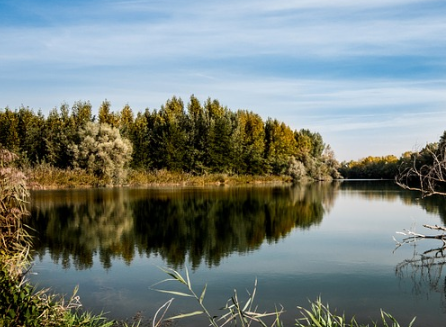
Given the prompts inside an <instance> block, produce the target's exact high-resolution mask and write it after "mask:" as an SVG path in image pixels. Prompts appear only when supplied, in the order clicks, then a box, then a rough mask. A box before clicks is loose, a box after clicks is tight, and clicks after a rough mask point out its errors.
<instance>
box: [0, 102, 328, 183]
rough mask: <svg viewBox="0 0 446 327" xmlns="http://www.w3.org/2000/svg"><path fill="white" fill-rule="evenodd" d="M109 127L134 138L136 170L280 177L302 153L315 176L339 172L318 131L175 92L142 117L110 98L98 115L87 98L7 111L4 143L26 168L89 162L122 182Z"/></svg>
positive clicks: (1, 128) (0, 116)
mask: <svg viewBox="0 0 446 327" xmlns="http://www.w3.org/2000/svg"><path fill="white" fill-rule="evenodd" d="M106 125H108V126H110V127H111V129H112V130H113V131H114V130H115V129H116V130H117V131H118V132H119V135H116V139H122V140H129V141H130V143H131V146H132V148H133V152H132V154H131V158H130V159H129V161H128V166H129V167H132V168H134V169H143V170H148V171H152V170H163V169H167V170H169V171H174V172H185V173H189V174H191V175H206V174H209V173H222V174H228V175H234V174H235V175H238V174H248V175H265V174H274V175H277V176H279V175H283V174H285V173H286V170H287V168H288V163H289V160H290V158H291V157H293V156H295V157H296V159H297V160H298V161H301V162H303V163H304V164H305V167H306V171H307V172H308V173H309V174H310V178H313V179H318V180H320V179H326V177H327V176H331V177H333V176H334V174H333V173H332V168H334V167H335V166H336V165H335V164H334V163H335V162H330V163H328V162H325V159H326V158H324V151H325V150H326V149H327V146H326V145H325V144H324V142H323V140H322V137H321V135H320V134H319V133H313V132H311V131H309V130H306V129H302V130H300V131H292V130H291V128H290V127H289V126H287V125H286V124H285V123H283V122H279V121H278V120H276V119H271V118H269V119H268V120H267V121H266V122H264V121H263V119H262V118H261V117H260V116H259V115H258V114H256V113H254V112H252V111H248V110H237V111H231V110H230V109H228V108H227V107H225V106H222V105H221V104H220V102H219V101H218V100H215V99H214V100H213V99H210V98H208V99H207V100H206V101H205V102H204V103H203V104H202V103H200V101H199V100H198V99H197V98H196V97H195V96H193V95H192V96H191V97H190V100H189V102H188V103H187V104H185V103H183V101H182V99H181V98H178V97H175V96H173V97H172V98H171V99H169V100H167V101H166V103H165V104H164V105H162V106H161V108H160V109H159V110H156V109H155V110H149V109H146V110H145V111H144V112H138V113H137V114H136V117H134V115H133V112H132V109H131V108H130V107H129V106H128V105H125V106H124V108H123V109H122V110H121V111H118V112H112V111H111V103H110V102H109V101H107V100H105V101H103V102H102V104H101V105H100V107H99V108H98V117H97V118H96V117H95V116H93V115H92V106H91V104H90V103H89V102H86V101H77V102H75V103H74V104H73V105H72V106H71V108H70V107H69V106H68V105H67V104H66V103H64V104H62V105H61V106H60V108H54V109H52V110H50V111H49V114H48V117H46V118H45V117H44V116H43V115H42V113H41V112H40V111H39V112H38V113H37V114H36V113H34V112H33V110H32V109H29V108H25V107H21V108H20V109H19V110H10V109H9V108H5V109H4V110H1V109H0V144H2V145H3V146H4V147H5V148H6V149H8V150H10V151H14V152H16V153H20V154H21V158H22V162H21V163H22V166H24V167H25V166H26V167H28V166H29V167H35V166H37V165H40V164H49V165H50V166H53V167H54V168H58V169H59V168H60V169H73V168H76V167H83V169H86V170H87V171H88V172H89V173H90V174H94V176H96V177H97V178H98V179H100V180H102V181H103V183H105V184H107V183H120V182H121V181H119V180H120V179H122V176H120V175H121V174H120V173H116V172H117V171H120V172H123V171H125V170H126V167H125V166H124V168H123V169H121V168H119V169H117V170H115V173H112V171H113V168H110V169H109V166H110V161H109V160H108V158H110V159H111V160H112V161H113V160H114V159H113V158H112V157H111V156H110V155H109V154H107V155H105V156H102V157H101V154H102V153H104V151H103V150H104V148H109V144H107V145H106V144H105V143H104V142H102V141H99V140H98V137H99V136H97V134H95V133H96V131H102V130H105V128H104V127H103V126H106ZM98 133H100V132H98ZM109 134H110V133H109ZM113 134H116V132H113ZM93 147H102V148H103V149H99V148H98V149H95V150H93ZM125 147H126V148H129V145H128V144H127V145H126V146H125ZM119 149H123V148H122V147H121V148H119ZM124 152H126V151H124ZM105 153H107V151H106V152H105ZM126 153H130V152H126ZM122 155H123V156H124V154H122ZM94 157H99V158H94ZM118 159H119V158H118ZM332 159H333V160H334V156H333V157H332ZM118 161H119V160H118ZM124 161H127V159H126V160H124ZM334 161H335V160H334ZM104 162H105V163H106V164H105V165H102V163H104ZM102 167H104V169H101V168H102Z"/></svg>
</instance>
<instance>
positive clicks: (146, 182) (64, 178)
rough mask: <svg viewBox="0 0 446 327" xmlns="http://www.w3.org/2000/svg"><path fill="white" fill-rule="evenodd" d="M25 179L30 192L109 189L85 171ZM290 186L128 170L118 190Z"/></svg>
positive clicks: (47, 171)
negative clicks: (262, 185) (126, 188)
mask: <svg viewBox="0 0 446 327" xmlns="http://www.w3.org/2000/svg"><path fill="white" fill-rule="evenodd" d="M25 175H26V176H27V179H28V180H27V184H28V189H31V190H49V189H66V188H92V187H108V186H113V185H107V184H106V183H104V182H103V181H101V180H100V179H98V178H97V177H96V176H94V175H92V174H89V173H87V171H85V170H83V169H59V168H54V167H51V166H46V165H40V166H36V167H34V168H28V169H25ZM291 182H292V180H291V177H290V176H285V175H282V176H277V175H229V174H223V173H215V174H204V175H194V174H190V173H183V172H172V171H167V170H165V169H162V170H157V171H144V170H130V171H129V172H128V174H127V177H126V179H125V182H124V183H122V184H121V185H118V186H128V187H145V186H176V185H177V186H208V185H245V184H284V183H291ZM115 186H116V185H115Z"/></svg>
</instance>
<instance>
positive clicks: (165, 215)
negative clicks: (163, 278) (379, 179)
mask: <svg viewBox="0 0 446 327" xmlns="http://www.w3.org/2000/svg"><path fill="white" fill-rule="evenodd" d="M337 187H338V184H324V183H318V184H312V185H310V186H294V187H292V188H291V187H229V188H225V187H223V188H222V187H219V188H205V189H203V188H192V189H191V188H188V189H109V190H82V191H55V192H52V191H44V192H34V193H33V194H32V204H31V217H32V219H31V220H30V221H29V225H30V226H31V227H32V228H33V229H34V230H35V232H36V242H35V250H36V252H37V253H40V255H41V256H42V255H43V254H44V253H45V252H46V251H48V253H50V255H51V258H52V259H53V260H54V262H57V263H60V264H61V265H62V266H63V267H64V268H69V267H70V266H71V265H74V267H75V268H76V269H88V268H91V267H92V266H93V261H94V260H93V257H94V256H95V255H96V254H98V255H99V257H100V261H101V263H102V265H103V267H104V268H106V269H107V268H110V267H111V264H112V261H113V259H114V258H122V259H124V261H125V262H126V263H127V264H130V263H131V262H132V260H133V258H134V256H135V255H136V253H138V254H145V255H147V256H150V255H160V256H161V257H162V258H163V259H164V260H165V261H166V262H167V263H168V264H169V265H170V266H171V267H174V268H178V267H182V266H183V265H184V264H185V263H186V262H185V261H186V258H188V260H189V261H190V262H189V265H190V266H191V267H192V268H193V269H194V268H196V267H198V266H199V265H200V263H201V262H202V261H203V260H204V262H205V263H206V264H207V265H208V266H210V267H211V266H216V265H219V263H220V261H221V259H222V258H224V257H226V256H228V255H230V254H231V253H247V252H251V251H255V250H256V249H258V248H259V247H260V245H261V244H262V243H263V242H264V241H266V242H268V243H272V242H277V241H278V240H280V239H281V238H283V237H286V236H287V235H288V234H289V233H290V231H291V230H293V229H294V228H301V229H308V228H310V227H311V226H313V225H318V224H320V223H321V221H322V219H323V216H324V214H325V213H326V212H327V211H328V210H329V209H330V207H331V206H332V205H333V203H334V201H335V194H336V189H337Z"/></svg>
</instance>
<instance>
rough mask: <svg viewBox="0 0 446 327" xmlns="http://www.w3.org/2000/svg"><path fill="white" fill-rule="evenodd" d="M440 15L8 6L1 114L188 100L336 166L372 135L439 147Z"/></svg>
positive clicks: (381, 1) (416, 6)
mask: <svg viewBox="0 0 446 327" xmlns="http://www.w3.org/2000/svg"><path fill="white" fill-rule="evenodd" d="M445 12H446V3H445V2H444V1H442V0H433V1H431V0H376V1H365V0H358V1H350V0H339V1H331V0H311V1H310V0H278V1H266V0H247V1H235V0H228V1H225V2H222V1H214V0H211V1H197V0H191V1H187V2H186V1H181V0H162V1H161V0H150V1H148V0H129V1H115V0H99V1H75V2H63V3H62V2H58V1H49V0H48V1H20V2H19V1H3V2H2V3H0V45H1V47H2V49H3V51H1V52H0V62H1V66H0V99H2V101H3V103H2V104H0V105H2V106H6V105H9V106H11V107H17V106H19V105H20V104H22V103H23V104H25V105H30V106H33V107H35V108H42V109H44V110H47V109H49V108H52V107H54V106H55V105H58V104H60V103H61V102H63V101H68V102H70V101H75V100H79V99H86V100H91V101H92V103H93V105H96V104H97V105H98V104H99V103H100V101H102V100H103V99H104V98H107V99H109V100H110V101H112V104H113V105H114V108H116V109H119V107H120V106H122V105H124V104H125V103H129V104H130V105H132V106H133V107H135V109H136V110H142V109H144V108H145V107H151V108H154V107H159V106H160V105H161V104H162V103H163V102H164V101H165V100H166V99H167V98H168V97H170V96H171V95H173V94H176V95H178V96H181V97H183V98H188V97H189V96H190V94H192V93H194V94H195V95H197V96H199V97H200V98H202V99H205V98H207V97H208V96H210V97H213V98H218V99H219V100H220V101H221V102H222V103H223V104H225V105H227V106H228V107H230V108H231V109H234V110H236V109H238V108H244V109H250V110H253V111H256V112H259V113H260V114H261V115H262V116H264V117H268V116H273V117H275V118H278V119H280V120H283V121H286V122H287V123H288V124H290V125H291V126H292V127H293V128H302V127H309V128H312V129H315V130H316V131H320V132H321V134H322V135H323V136H324V138H326V139H327V141H328V142H329V143H333V144H332V145H333V148H334V149H335V151H337V152H338V151H339V152H341V153H342V152H343V153H344V154H343V156H347V155H348V154H347V151H348V149H351V148H354V149H355V153H356V154H358V155H359V153H360V152H361V151H360V146H359V145H358V146H353V145H352V144H350V142H354V141H355V142H358V144H359V142H360V140H362V142H363V143H364V142H371V139H369V138H368V137H369V135H372V134H373V133H375V134H377V133H380V135H379V137H387V139H394V140H398V142H399V143H398V144H399V145H402V146H408V145H409V144H411V142H413V140H412V139H411V137H410V135H409V134H407V133H408V131H410V133H412V135H413V136H414V137H420V138H422V135H421V134H419V133H418V131H425V133H426V135H427V136H429V137H433V138H434V139H433V140H432V141H434V140H435V137H436V136H433V134H429V133H431V132H432V133H438V130H439V129H440V125H441V124H443V123H444V122H445V121H446V114H442V112H443V111H444V112H445V113H446V108H445V106H446V63H445V61H444V58H445V57H446V19H445V16H446V15H445ZM5 49H6V50H5ZM417 124H418V125H417ZM431 126H435V128H431ZM384 131H385V133H384ZM392 131H393V133H394V134H393V135H392V134H391V133H392ZM352 133H356V136H355V137H354V138H352V137H351V135H352ZM381 134H382V135H383V136H381ZM428 134H429V135H428ZM384 135H386V136H384ZM401 135H405V137H402V136H401ZM347 144H349V145H348V146H347ZM391 146H393V147H394V148H395V146H396V145H395V144H392V143H391V142H384V141H383V144H382V145H381V147H382V149H383V151H384V148H386V149H388V150H385V151H384V152H386V153H388V152H392V151H391ZM369 149H370V147H366V148H364V151H367V150H369ZM378 150H379V149H378V148H377V149H376V151H378ZM352 156H355V155H354V154H352Z"/></svg>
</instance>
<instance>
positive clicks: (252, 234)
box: [31, 182, 446, 326]
mask: <svg viewBox="0 0 446 327" xmlns="http://www.w3.org/2000/svg"><path fill="white" fill-rule="evenodd" d="M61 192H62V193H61ZM64 192H65V193H64ZM68 192H69V191H57V192H35V193H33V203H32V210H31V211H32V213H33V219H34V220H33V221H32V222H31V225H32V226H33V227H34V228H36V230H37V231H38V232H39V235H43V237H41V241H40V242H39V243H37V244H36V251H37V252H38V254H39V256H37V257H36V262H35V267H34V271H35V272H36V273H38V275H36V276H32V281H33V282H36V283H38V284H39V285H41V286H42V287H48V286H49V287H51V288H52V289H53V290H54V291H56V292H61V293H65V294H70V293H71V291H72V290H73V288H74V287H75V286H76V285H79V287H80V288H79V294H80V295H81V299H82V302H83V304H84V306H85V307H86V308H88V309H93V310H95V311H98V312H99V311H102V310H103V311H106V312H109V314H108V316H109V317H111V318H125V317H131V316H132V315H134V314H135V313H136V312H137V311H143V313H144V315H146V316H152V315H153V314H154V312H155V311H156V309H157V308H158V307H159V306H161V305H162V304H163V303H164V302H165V301H166V300H168V299H169V297H168V296H166V295H165V294H160V293H157V292H155V291H153V290H150V289H149V288H150V286H151V285H153V284H155V283H156V282H159V281H161V280H163V279H164V278H165V277H166V276H165V275H164V274H163V273H162V272H161V271H160V270H159V269H158V268H157V267H158V266H162V267H164V266H172V267H175V268H177V269H180V270H182V269H183V268H184V265H186V266H187V267H189V269H191V270H192V273H191V278H192V281H193V283H194V284H195V285H196V288H197V290H200V289H201V288H202V287H203V286H204V284H205V283H207V284H208V292H207V302H208V305H209V307H210V308H211V310H213V311H215V312H216V313H217V314H218V311H217V308H219V307H221V306H223V305H224V303H225V302H226V300H227V299H228V298H229V297H230V296H231V295H232V292H233V289H238V292H239V294H240V296H241V297H242V298H243V295H244V293H243V292H244V290H245V289H252V286H253V284H254V280H255V279H256V278H257V279H258V283H259V285H258V298H257V299H258V303H259V305H260V308H261V309H262V310H274V306H275V305H278V304H282V305H283V306H284V307H285V308H286V310H287V313H286V314H285V315H284V320H285V321H286V322H287V323H288V325H291V324H292V322H293V321H294V319H295V318H297V309H296V306H297V305H300V306H307V304H308V300H315V299H316V298H317V297H318V296H321V297H322V300H323V301H324V302H329V304H330V307H332V308H338V309H339V310H340V311H346V313H347V314H348V315H350V314H355V315H356V317H357V318H358V320H361V321H364V322H369V321H370V319H378V318H379V314H380V312H379V310H380V309H381V308H383V309H384V310H386V311H388V312H390V313H391V314H393V315H394V316H395V317H396V318H397V319H398V320H399V321H400V323H402V325H404V324H406V323H408V322H409V321H410V319H411V318H412V317H413V316H417V317H418V318H417V322H418V323H417V324H416V325H420V326H435V325H438V324H439V323H440V322H442V321H444V319H445V318H446V314H445V308H446V305H445V303H446V301H445V298H444V296H445V295H444V289H443V288H444V275H442V272H439V274H440V275H441V276H443V277H442V278H440V279H439V284H438V285H437V288H436V289H432V287H431V285H429V282H428V281H427V280H426V277H427V275H426V273H424V275H423V276H416V274H414V271H413V270H411V267H406V268H405V270H404V271H399V272H398V274H397V272H396V267H397V265H398V264H399V263H401V262H403V261H404V260H406V259H410V258H412V256H413V253H414V248H413V247H411V246H404V247H401V248H399V249H398V250H397V251H395V252H393V250H394V248H395V242H394V241H393V239H392V237H393V236H397V235H396V234H395V232H396V231H400V230H403V229H405V228H406V229H409V228H411V227H413V226H414V227H415V228H416V229H417V230H418V231H420V232H421V231H422V227H421V226H422V224H424V223H428V224H443V222H442V219H441V217H440V216H441V214H442V213H441V208H442V206H443V204H444V203H443V202H442V201H443V200H441V199H438V200H437V202H436V203H435V201H434V200H432V199H429V200H427V201H424V200H419V199H416V195H415V194H413V193H408V192H406V191H403V190H400V189H398V188H396V187H394V186H393V185H391V184H390V185H389V184H388V183H387V184H383V183H379V182H377V183H375V184H368V185H367V184H364V183H354V182H350V183H342V184H340V185H339V184H338V185H313V186H311V187H309V188H308V189H306V188H305V189H303V188H300V189H290V188H286V187H279V188H275V189H274V188H255V187H254V188H243V189H241V190H240V189H239V190H237V189H232V190H231V189H229V190H228V189H194V190H181V189H179V190H167V191H163V190H159V189H158V190H139V191H134V190H115V191H110V190H90V191H87V193H90V195H87V196H85V194H84V198H82V196H80V195H77V196H76V197H73V195H72V194H71V195H70V194H69V193H68ZM110 192H111V193H110ZM61 194H64V195H63V196H62V195H61ZM79 196H80V198H79ZM119 201H120V203H118V202H119ZM87 203H88V204H87ZM112 204H113V209H114V210H111V211H110V210H109V211H107V210H108V209H110V207H111V205H112ZM101 208H102V209H101ZM107 208H108V209H107ZM189 209H190V210H191V211H188V210H189ZM101 210H102V211H101ZM61 212H65V213H66V215H65V217H63V220H64V222H63V223H62V222H61V220H59V218H60V213H61ZM73 212H74V214H73ZM105 212H108V213H105ZM191 212H195V214H191ZM117 213H118V214H117ZM143 213H147V214H148V215H147V216H146V218H144V216H143ZM155 213H161V215H162V216H161V218H157V217H155V216H154V215H155ZM186 214H187V216H186ZM107 215H108V216H107ZM191 215H192V217H191ZM228 215H232V217H228ZM302 215H306V218H305V217H302ZM123 217H124V218H123ZM172 217H174V218H175V219H176V220H175V219H174V220H172V221H170V220H169V219H172ZM181 219H185V221H187V225H184V226H183V225H182V222H181V221H180V220H181ZM244 219H246V220H245V221H243V220H244ZM73 221H76V224H75V225H70V224H71V223H72V222H73ZM98 221H99V222H101V224H96V222H98ZM210 221H211V222H210ZM239 221H240V224H238V222H239ZM150 222H153V224H152V225H151V224H150ZM290 222H292V225H290ZM83 224H86V225H84V227H85V226H88V227H89V228H92V227H94V228H103V225H102V224H108V225H106V226H105V227H104V228H105V230H109V234H105V232H104V230H102V231H94V233H92V234H91V235H84V234H82V233H87V231H85V230H83V229H82V226H83ZM226 224H227V225H226ZM148 226H153V228H161V229H162V230H156V229H155V230H149V229H148ZM237 226H239V228H236V227H237ZM62 227H64V228H68V232H69V233H65V232H64V231H63V230H62V229H61V228H62ZM175 227H178V229H176V230H175V229H173V228H175ZM219 228H224V230H223V231H222V232H221V233H222V234H220V233H219ZM166 229H169V231H170V233H172V234H173V235H175V237H177V238H178V239H180V240H181V242H179V243H175V242H174V241H175V238H173V239H172V240H168V239H166V237H168V235H167V234H166ZM214 229H216V230H214ZM56 232H57V234H56ZM89 232H91V230H90V231H89ZM198 232H201V233H203V232H205V233H207V235H200V234H197V233H198ZM72 234H74V235H72ZM69 235H71V236H69ZM94 235H96V238H95V237H94ZM159 235H164V236H163V238H160V237H159ZM259 235H260V236H261V237H260V238H259ZM147 236H150V237H149V238H148V237H147ZM67 237H70V239H67ZM107 237H112V239H110V238H107ZM153 237H155V239H153ZM82 240H85V241H86V242H87V243H85V244H82V243H79V242H82ZM90 240H93V244H90V243H88V242H90ZM203 240H204V241H203ZM202 241H203V242H202ZM224 241H226V242H230V243H226V244H220V243H218V242H224ZM59 242H66V243H65V244H61V243H59ZM208 242H210V243H212V244H208ZM87 245H91V246H90V247H89V246H87ZM432 245H433V244H432V243H429V242H420V243H419V244H418V246H417V248H416V249H415V250H416V251H418V252H422V251H424V249H428V248H429V247H430V246H432ZM165 246H166V247H167V248H165ZM175 246H177V247H179V248H178V249H177V251H178V252H177V253H178V254H179V256H178V255H177V256H173V255H172V253H173V252H172V249H173V248H174V247H175ZM126 248H127V249H126ZM76 251H83V253H80V254H79V253H76ZM85 251H87V252H88V251H91V253H85ZM129 251H131V252H132V253H133V254H132V256H131V258H130V257H128V253H127V252H129ZM218 251H221V252H220V253H218ZM101 253H102V256H101ZM104 253H107V255H105V254H104ZM198 253H201V254H202V257H200V260H199V261H197V255H198ZM191 255H193V256H194V258H192V257H191ZM90 257H91V258H92V259H91V261H89V260H90V259H89V258H90ZM83 258H85V259H86V260H87V262H86V263H82V262H80V261H79V260H82V259H83ZM103 258H108V259H107V260H109V262H105V263H104V261H103ZM129 258H130V259H129ZM173 260H178V261H177V262H175V261H173ZM209 260H210V261H209ZM67 261H68V264H67ZM191 263H192V265H191ZM420 285H421V287H418V286H420ZM165 286H166V287H170V286H172V287H175V285H165ZM193 305H194V303H193V302H192V301H190V300H189V301H185V300H183V299H177V300H175V302H174V305H173V307H172V308H171V311H172V314H175V313H178V311H182V312H184V311H189V310H195V309H196V308H195V307H194V306H193ZM197 321H200V320H184V321H182V325H183V324H184V325H187V324H190V325H193V324H195V323H197ZM201 321H203V322H205V320H201Z"/></svg>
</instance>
